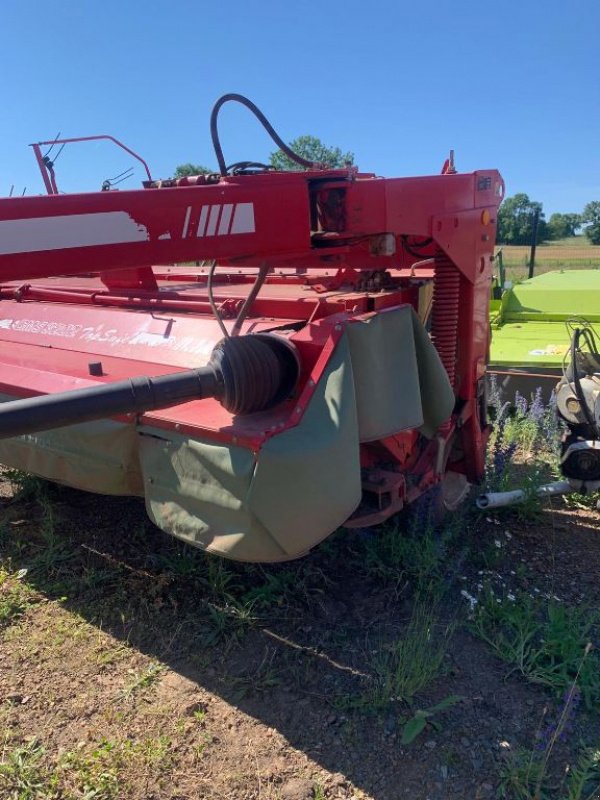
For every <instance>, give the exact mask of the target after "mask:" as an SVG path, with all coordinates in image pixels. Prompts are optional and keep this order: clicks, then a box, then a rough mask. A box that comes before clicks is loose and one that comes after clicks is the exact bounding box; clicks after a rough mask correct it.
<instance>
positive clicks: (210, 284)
mask: <svg viewBox="0 0 600 800" xmlns="http://www.w3.org/2000/svg"><path fill="white" fill-rule="evenodd" d="M216 268H217V259H216V258H215V259H214V260H213V262H212V264H211V265H210V269H209V270H208V279H207V281H206V288H207V291H208V302H209V303H210V307H211V308H212V312H213V314H214V316H215V319H216V320H217V323H218V325H219V328H221V333H222V334H223V336H224V337H225V338H226V339H228V338H229V331H228V330H227V328H226V327H225V323H224V322H223V318H222V317H221V315H220V313H219V309H218V308H217V304H216V303H215V296H214V293H213V278H214V276H215V270H216Z"/></svg>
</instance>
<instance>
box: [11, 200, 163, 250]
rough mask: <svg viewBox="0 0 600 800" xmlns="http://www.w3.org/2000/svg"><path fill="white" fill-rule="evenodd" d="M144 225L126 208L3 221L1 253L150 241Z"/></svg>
mask: <svg viewBox="0 0 600 800" xmlns="http://www.w3.org/2000/svg"><path fill="white" fill-rule="evenodd" d="M149 239H150V237H149V235H148V230H147V229H146V227H145V226H144V225H138V223H137V222H136V221H135V220H134V219H132V218H131V217H130V216H129V214H127V212H125V211H108V212H102V213H98V214H71V215H69V216H59V217H32V218H30V219H8V220H2V221H0V254H1V255H6V254H8V253H39V252H41V251H44V250H63V249H64V250H68V249H69V248H72V247H93V246H94V245H104V244H126V243H129V242H147V241H148V240H149Z"/></svg>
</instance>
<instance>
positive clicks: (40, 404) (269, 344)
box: [0, 334, 298, 439]
mask: <svg viewBox="0 0 600 800" xmlns="http://www.w3.org/2000/svg"><path fill="white" fill-rule="evenodd" d="M297 378H298V361H297V358H296V356H295V353H294V351H293V349H292V348H291V346H290V345H289V344H288V343H287V342H285V341H284V340H282V339H281V338H280V337H277V336H273V335H270V334H257V335H254V336H240V337H237V338H230V339H223V340H221V341H220V342H219V343H218V344H217V345H216V347H215V348H214V350H213V352H212V354H211V358H210V361H209V363H208V365H207V366H206V367H200V368H199V369H191V370H186V371H184V372H176V373H173V374H170V375H159V376H158V377H155V378H150V377H136V378H127V379H126V380H121V381H115V382H112V383H101V384H99V385H98V386H90V387H87V388H85V389H74V390H72V391H68V392H59V393H57V394H49V395H42V396H39V397H29V398H26V399H24V400H11V401H8V402H6V403H0V439H6V438H9V437H12V436H21V435H23V434H28V433H36V432H38V431H46V430H51V429H53V428H62V427H63V426H65V425H74V424H76V423H79V422H90V421H91V420H97V419H105V418H107V417H112V416H115V415H118V414H129V413H134V414H141V413H143V412H145V411H153V410H156V409H159V408H168V407H169V406H174V405H178V404H179V403H186V402H188V401H189V400H201V399H203V398H207V397H215V398H217V399H218V400H219V401H220V402H221V404H222V405H223V406H224V407H225V408H226V409H227V410H228V411H230V412H231V413H232V414H250V413H253V412H255V411H262V410H264V409H266V408H269V407H271V406H273V405H275V404H276V403H278V402H280V401H281V400H284V399H285V398H286V397H287V396H288V395H289V394H290V393H291V391H292V390H293V388H294V386H295V384H296V381H297Z"/></svg>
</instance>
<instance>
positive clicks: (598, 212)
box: [581, 200, 600, 244]
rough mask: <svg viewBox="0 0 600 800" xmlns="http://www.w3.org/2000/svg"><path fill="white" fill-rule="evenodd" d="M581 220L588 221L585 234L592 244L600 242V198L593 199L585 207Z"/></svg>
mask: <svg viewBox="0 0 600 800" xmlns="http://www.w3.org/2000/svg"><path fill="white" fill-rule="evenodd" d="M581 221H582V222H584V223H587V227H586V228H585V235H586V236H587V237H588V239H589V240H590V242H591V243H592V244H600V200H592V202H591V203H588V204H587V206H586V207H585V208H584V209H583V214H582V215H581Z"/></svg>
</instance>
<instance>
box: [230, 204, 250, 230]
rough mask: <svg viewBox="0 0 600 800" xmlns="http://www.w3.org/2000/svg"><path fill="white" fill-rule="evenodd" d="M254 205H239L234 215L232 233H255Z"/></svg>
mask: <svg viewBox="0 0 600 800" xmlns="http://www.w3.org/2000/svg"><path fill="white" fill-rule="evenodd" d="M255 231H256V228H255V226H254V203H238V204H237V205H236V207H235V214H234V215H233V224H232V226H231V231H230V232H231V233H254V232H255Z"/></svg>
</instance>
